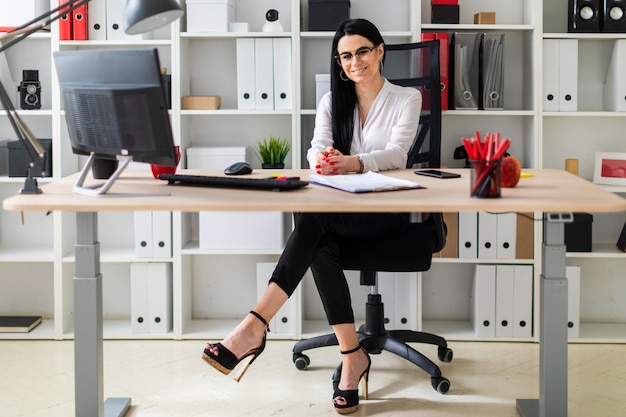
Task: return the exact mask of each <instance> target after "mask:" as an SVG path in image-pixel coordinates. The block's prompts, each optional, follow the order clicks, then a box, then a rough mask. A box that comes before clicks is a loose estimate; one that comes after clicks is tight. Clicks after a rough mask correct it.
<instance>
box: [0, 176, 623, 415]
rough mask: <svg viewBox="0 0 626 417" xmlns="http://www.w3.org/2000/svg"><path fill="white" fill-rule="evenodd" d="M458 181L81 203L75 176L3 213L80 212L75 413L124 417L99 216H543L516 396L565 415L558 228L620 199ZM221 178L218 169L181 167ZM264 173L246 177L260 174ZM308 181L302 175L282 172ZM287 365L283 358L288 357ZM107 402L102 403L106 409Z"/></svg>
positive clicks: (143, 186) (615, 207)
mask: <svg viewBox="0 0 626 417" xmlns="http://www.w3.org/2000/svg"><path fill="white" fill-rule="evenodd" d="M451 171H457V172H459V173H461V174H462V176H461V178H458V179H446V180H439V179H435V178H428V177H417V176H415V175H414V174H413V172H412V170H400V171H393V172H387V173H385V174H386V175H391V176H395V177H398V178H405V179H409V180H412V181H415V182H419V183H420V184H422V185H424V186H425V187H426V189H419V190H406V191H397V192H383V193H371V194H350V193H346V192H343V191H338V190H334V189H330V188H326V187H320V186H316V185H310V186H308V187H306V188H304V189H300V190H297V191H289V192H267V191H252V190H232V189H217V188H199V187H193V188H192V187H178V186H176V187H171V186H167V185H166V184H165V183H164V182H161V181H157V180H154V179H153V178H152V177H151V176H150V174H149V173H145V174H144V173H136V172H132V171H131V172H127V173H126V175H124V176H122V179H121V180H120V181H118V182H117V183H116V184H115V185H114V186H113V188H112V190H111V191H112V192H114V193H132V192H136V191H141V192H168V193H170V196H168V197H119V198H118V197H88V196H84V195H77V194H74V193H73V191H72V187H73V184H74V182H75V180H76V177H77V175H73V176H70V177H68V178H63V179H61V180H58V181H54V182H52V183H50V184H47V185H45V186H44V187H42V188H43V192H44V193H43V194H41V195H16V196H13V197H10V198H8V199H6V200H5V201H4V208H5V209H6V210H14V211H55V210H56V211H67V212H76V213H77V241H76V273H75V279H74V306H75V308H74V316H75V341H74V343H75V384H76V400H75V401H76V408H75V409H76V416H77V417H84V416H97V417H102V416H104V415H105V411H104V410H105V408H106V416H107V417H109V416H110V417H114V416H122V415H124V414H125V412H126V410H127V409H128V407H129V405H130V398H124V399H108V400H107V401H106V402H103V389H102V385H103V384H102V379H103V378H102V363H103V360H102V359H103V358H102V276H101V274H100V262H99V259H100V257H99V246H98V239H97V213H98V212H100V211H133V210H167V211H170V210H171V211H182V212H197V211H211V210H220V211H222V210H227V211H284V212H297V211H300V212H389V211H396V212H402V211H424V212H427V211H439V212H457V211H490V212H533V211H536V212H543V213H545V214H544V234H543V241H544V243H543V248H542V259H543V262H542V274H541V288H540V305H541V307H540V316H541V317H540V334H539V342H540V383H539V391H540V392H539V398H540V399H539V400H537V399H533V400H517V408H518V410H519V412H520V415H522V416H523V417H535V416H540V417H565V416H567V325H566V323H567V280H566V278H565V245H564V240H563V235H564V223H565V222H566V221H567V214H568V213H571V212H575V211H576V212H579V211H587V212H595V213H599V212H618V211H625V210H626V200H624V199H622V198H621V197H619V196H616V195H614V194H612V193H609V192H607V191H604V190H602V189H601V188H600V187H597V186H595V185H593V184H591V183H589V182H587V181H585V180H582V179H580V178H578V177H576V176H574V175H571V174H568V173H566V172H564V171H559V170H529V172H531V173H533V174H534V176H533V177H530V178H524V179H522V180H521V181H520V183H519V184H518V186H517V187H515V188H511V189H509V188H507V189H503V190H502V198H499V199H476V198H471V197H470V196H469V189H470V186H469V172H468V171H466V170H451ZM186 173H203V174H207V175H218V174H220V173H219V172H218V171H187V172H186ZM270 173H272V172H270V171H265V172H263V171H257V172H256V173H255V174H253V176H258V177H266V176H268V175H269V174H270ZM281 173H284V174H285V175H288V176H300V177H301V178H302V179H303V180H306V179H308V171H307V170H285V171H281ZM285 360H287V359H285ZM105 403H106V404H105Z"/></svg>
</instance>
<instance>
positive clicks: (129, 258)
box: [63, 245, 172, 263]
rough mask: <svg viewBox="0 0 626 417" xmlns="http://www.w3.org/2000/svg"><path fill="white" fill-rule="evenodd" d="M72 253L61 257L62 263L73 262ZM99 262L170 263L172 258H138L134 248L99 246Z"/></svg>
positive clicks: (73, 256)
mask: <svg viewBox="0 0 626 417" xmlns="http://www.w3.org/2000/svg"><path fill="white" fill-rule="evenodd" d="M75 260H76V258H75V254H74V251H72V252H70V253H68V254H67V255H65V256H63V262H68V263H73V262H75ZM100 261H101V262H102V263H126V262H171V261H172V258H138V257H137V255H136V254H135V248H134V247H132V246H129V247H123V246H122V247H110V246H106V245H105V246H100Z"/></svg>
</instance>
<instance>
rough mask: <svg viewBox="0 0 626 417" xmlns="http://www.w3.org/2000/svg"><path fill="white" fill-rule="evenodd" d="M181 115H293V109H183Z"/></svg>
mask: <svg viewBox="0 0 626 417" xmlns="http://www.w3.org/2000/svg"><path fill="white" fill-rule="evenodd" d="M180 114H181V116H277V115H278V116H291V114H292V110H237V109H219V110H181V111H180Z"/></svg>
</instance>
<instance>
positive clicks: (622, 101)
mask: <svg viewBox="0 0 626 417" xmlns="http://www.w3.org/2000/svg"><path fill="white" fill-rule="evenodd" d="M625 71H626V39H616V40H615V43H614V45H613V54H612V55H611V61H610V63H609V70H608V72H607V75H606V82H605V84H604V109H605V110H608V111H626V79H624V72H625Z"/></svg>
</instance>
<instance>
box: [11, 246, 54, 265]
mask: <svg viewBox="0 0 626 417" xmlns="http://www.w3.org/2000/svg"><path fill="white" fill-rule="evenodd" d="M53 261H54V251H53V249H52V247H36V246H30V247H6V246H2V247H0V262H10V263H16V262H17V263H19V262H27V263H31V262H53Z"/></svg>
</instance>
